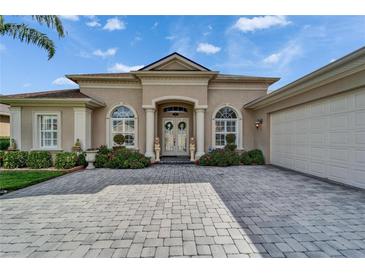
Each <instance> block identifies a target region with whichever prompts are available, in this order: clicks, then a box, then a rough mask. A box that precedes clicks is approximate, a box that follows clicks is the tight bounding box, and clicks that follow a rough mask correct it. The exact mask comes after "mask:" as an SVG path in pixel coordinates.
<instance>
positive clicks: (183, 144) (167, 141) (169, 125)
mask: <svg viewBox="0 0 365 274" xmlns="http://www.w3.org/2000/svg"><path fill="white" fill-rule="evenodd" d="M188 140H189V119H188V118H163V119H162V155H165V156H179V155H189V151H188Z"/></svg>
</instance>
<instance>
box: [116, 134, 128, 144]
mask: <svg viewBox="0 0 365 274" xmlns="http://www.w3.org/2000/svg"><path fill="white" fill-rule="evenodd" d="M124 140H125V138H124V136H123V135H122V134H116V135H114V137H113V141H114V143H116V144H117V145H118V146H122V145H123V144H124Z"/></svg>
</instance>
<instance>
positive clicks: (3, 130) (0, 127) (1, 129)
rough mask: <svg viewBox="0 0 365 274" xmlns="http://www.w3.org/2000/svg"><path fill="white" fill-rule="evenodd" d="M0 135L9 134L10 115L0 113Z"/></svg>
mask: <svg viewBox="0 0 365 274" xmlns="http://www.w3.org/2000/svg"><path fill="white" fill-rule="evenodd" d="M0 136H10V116H7V115H0Z"/></svg>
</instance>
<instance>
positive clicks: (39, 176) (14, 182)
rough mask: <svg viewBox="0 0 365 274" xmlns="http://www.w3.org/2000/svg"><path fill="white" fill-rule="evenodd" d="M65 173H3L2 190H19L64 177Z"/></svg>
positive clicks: (1, 178) (1, 177)
mask: <svg viewBox="0 0 365 274" xmlns="http://www.w3.org/2000/svg"><path fill="white" fill-rule="evenodd" d="M63 174H64V172H63V171H49V170H42V171H28V170H27V171H1V172H0V190H7V191H12V190H17V189H21V188H24V187H27V186H30V185H34V184H37V183H40V182H43V181H46V180H48V179H51V178H54V177H57V176H60V175H63Z"/></svg>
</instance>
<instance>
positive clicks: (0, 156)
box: [0, 150, 5, 167]
mask: <svg viewBox="0 0 365 274" xmlns="http://www.w3.org/2000/svg"><path fill="white" fill-rule="evenodd" d="M4 155H5V151H2V150H0V167H2V166H3V163H4Z"/></svg>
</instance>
